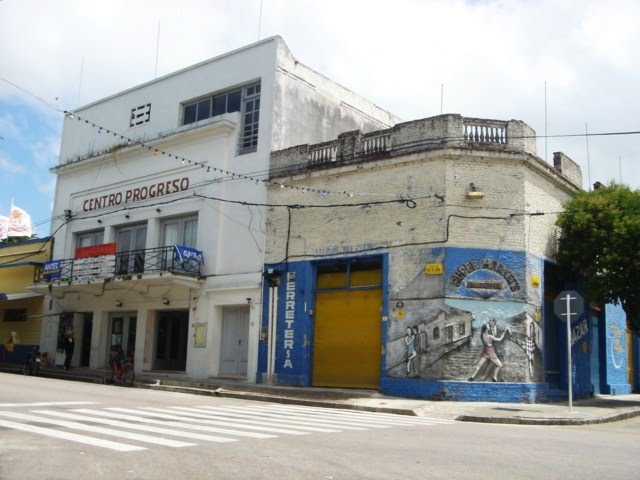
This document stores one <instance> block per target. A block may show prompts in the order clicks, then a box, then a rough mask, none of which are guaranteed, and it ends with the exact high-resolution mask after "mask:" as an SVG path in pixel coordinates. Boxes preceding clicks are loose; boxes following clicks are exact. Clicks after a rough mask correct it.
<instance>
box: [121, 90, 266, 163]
mask: <svg viewBox="0 0 640 480" xmlns="http://www.w3.org/2000/svg"><path fill="white" fill-rule="evenodd" d="M260 91H261V87H260V83H256V84H253V85H249V86H247V87H243V88H240V89H235V90H230V91H227V92H222V93H217V94H215V95H210V96H207V97H205V98H201V99H199V100H195V101H192V102H188V103H186V104H184V110H183V116H182V124H183V125H188V124H190V123H195V122H198V121H200V120H205V119H207V118H210V117H216V116H218V115H223V114H225V113H231V112H241V113H242V127H241V130H240V139H239V147H240V153H249V152H253V151H255V150H256V148H257V146H258V125H259V123H260ZM132 115H133V114H132Z"/></svg>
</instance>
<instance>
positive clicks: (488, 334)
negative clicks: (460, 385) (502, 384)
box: [469, 318, 511, 382]
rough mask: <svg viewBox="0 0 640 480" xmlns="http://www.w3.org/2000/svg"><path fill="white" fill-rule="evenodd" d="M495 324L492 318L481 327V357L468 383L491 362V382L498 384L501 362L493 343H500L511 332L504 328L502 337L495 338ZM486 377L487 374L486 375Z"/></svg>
mask: <svg viewBox="0 0 640 480" xmlns="http://www.w3.org/2000/svg"><path fill="white" fill-rule="evenodd" d="M497 330H498V329H497V324H496V320H495V319H494V318H492V319H491V320H490V321H489V323H485V324H484V325H482V330H481V333H480V338H481V340H482V346H483V350H482V357H480V360H479V361H478V365H476V369H475V371H474V372H473V374H472V375H471V376H470V377H469V381H470V382H473V381H474V380H475V379H476V376H477V375H478V373H480V370H481V369H482V367H484V365H485V364H486V363H487V361H488V362H491V364H492V365H490V366H489V368H490V369H491V368H492V369H493V373H492V375H491V381H493V382H498V381H499V380H498V372H499V371H500V369H501V368H502V362H501V361H500V359H499V358H498V354H497V353H496V347H495V344H494V342H501V341H502V340H503V339H504V336H505V334H507V333H509V332H511V330H510V329H509V327H506V328H505V329H504V331H503V332H502V335H500V336H499V337H498V336H497ZM487 376H488V373H487Z"/></svg>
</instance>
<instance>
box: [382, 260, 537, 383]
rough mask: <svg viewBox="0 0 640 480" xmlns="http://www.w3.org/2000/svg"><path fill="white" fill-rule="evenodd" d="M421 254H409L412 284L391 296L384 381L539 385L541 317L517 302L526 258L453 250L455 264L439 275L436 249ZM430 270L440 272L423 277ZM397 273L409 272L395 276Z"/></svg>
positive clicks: (520, 299)
mask: <svg viewBox="0 0 640 480" xmlns="http://www.w3.org/2000/svg"><path fill="white" fill-rule="evenodd" d="M453 250H461V249H453ZM422 253H423V255H422V256H420V255H416V254H415V253H414V254H413V257H414V258H415V259H416V260H418V261H417V262H416V263H417V265H418V268H420V271H419V272H416V270H417V268H416V267H415V266H414V268H416V269H414V270H413V271H412V272H411V278H410V279H408V280H406V281H405V283H404V284H403V285H402V284H401V285H402V286H401V288H399V289H398V290H397V291H394V292H392V295H393V297H394V298H393V300H392V301H391V302H390V305H391V308H390V322H389V326H388V331H387V349H386V358H387V375H389V376H391V377H397V378H413V379H425V380H457V381H474V382H478V381H488V382H492V381H493V382H499V381H504V382H539V381H542V378H543V372H542V368H543V367H542V345H543V341H542V328H541V325H540V320H541V310H540V307H539V306H537V305H535V304H533V305H532V304H531V303H527V302H525V301H523V300H524V299H525V297H524V295H525V292H524V290H525V288H524V285H525V279H524V272H525V271H526V268H525V265H524V263H525V256H524V255H520V256H519V255H517V254H514V255H511V254H508V253H504V252H487V251H481V252H479V251H477V250H466V251H456V252H455V254H454V255H452V256H453V257H455V258H457V259H458V260H459V261H460V263H457V264H455V265H453V266H452V267H451V268H448V269H439V268H438V267H437V265H441V264H442V263H440V264H439V263H437V262H442V260H443V259H444V252H443V251H442V250H441V249H438V250H437V251H435V252H428V251H422ZM434 253H435V254H434ZM491 254H493V255H497V257H498V258H495V257H492V256H491ZM449 256H450V254H449V252H448V251H447V257H449ZM469 256H474V258H469ZM465 257H466V258H465ZM519 261H522V262H521V263H518V262H519ZM449 264H450V262H449V260H448V258H447V265H449ZM404 265H407V263H406V260H405V263H404ZM414 265H415V264H414ZM425 266H426V267H425ZM434 271H435V272H438V271H440V272H442V273H440V275H437V276H436V275H430V272H434ZM445 272H450V273H449V274H446V273H445ZM402 273H404V274H405V275H406V274H407V273H409V272H407V271H404V272H395V274H396V275H398V276H400V275H401V274H402ZM434 277H437V278H434ZM445 292H446V295H445ZM447 297H449V298H447ZM451 297H453V298H451ZM516 300H517V301H516Z"/></svg>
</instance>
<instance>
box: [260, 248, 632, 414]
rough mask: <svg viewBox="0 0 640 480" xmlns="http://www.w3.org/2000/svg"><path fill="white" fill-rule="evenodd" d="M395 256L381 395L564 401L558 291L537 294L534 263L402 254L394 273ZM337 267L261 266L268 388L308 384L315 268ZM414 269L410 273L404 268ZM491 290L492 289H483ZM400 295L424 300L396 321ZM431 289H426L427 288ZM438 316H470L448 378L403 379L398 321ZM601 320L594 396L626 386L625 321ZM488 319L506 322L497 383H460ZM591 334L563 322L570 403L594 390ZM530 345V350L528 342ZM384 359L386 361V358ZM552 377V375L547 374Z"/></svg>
mask: <svg viewBox="0 0 640 480" xmlns="http://www.w3.org/2000/svg"><path fill="white" fill-rule="evenodd" d="M426 250H429V249H426ZM426 250H425V252H426ZM420 252H422V250H421V251H420ZM403 254H404V253H403V252H402V251H393V252H390V253H389V254H387V255H388V257H387V256H386V255H385V256H383V257H384V258H385V261H384V268H383V279H384V280H383V283H384V285H385V288H384V291H383V301H384V308H383V311H382V312H381V313H382V315H381V316H382V319H383V321H382V325H381V328H382V333H383V337H382V338H383V345H381V347H382V351H383V352H384V353H383V356H382V366H381V373H380V382H379V388H380V390H381V391H382V392H384V393H386V394H389V395H397V396H403V397H410V398H434V399H450V400H465V401H475V400H477V401H503V402H540V401H545V400H548V399H549V398H553V397H558V398H561V397H563V396H564V397H565V398H566V394H567V385H568V383H567V380H568V378H567V366H566V358H567V356H566V345H567V343H566V339H567V337H566V324H564V323H562V322H560V321H558V319H557V318H556V317H555V314H554V312H553V299H554V298H555V295H557V293H555V291H553V288H555V289H558V288H562V289H564V288H563V286H560V285H554V286H553V288H551V290H552V294H551V293H549V294H548V295H545V286H546V285H547V280H548V279H545V276H547V275H548V271H547V270H548V269H547V268H546V267H545V262H544V261H543V260H542V259H540V258H537V257H535V256H533V255H530V254H525V253H524V252H505V251H492V250H480V249H463V248H438V249H432V251H429V252H426V253H425V254H424V255H423V253H419V254H416V252H415V251H414V252H411V253H410V255H411V257H410V258H411V261H407V258H409V257H404V261H398V264H399V265H402V268H403V269H404V270H406V272H405V271H404V270H396V271H393V267H394V265H393V262H394V258H396V259H398V258H401V257H400V256H401V255H403ZM421 255H423V256H424V257H425V258H426V259H427V260H426V262H427V263H429V262H431V261H433V260H432V259H434V258H439V259H442V260H440V261H442V264H443V266H444V274H443V275H442V277H441V278H440V281H439V282H434V281H433V280H434V279H433V278H426V277H425V272H424V268H425V264H424V263H421V261H422V256H421ZM343 260H344V258H339V259H322V260H321V261H320V260H318V261H301V262H289V263H287V264H278V265H265V271H267V269H270V268H271V269H275V270H279V271H280V274H281V283H280V285H279V286H278V296H279V300H278V306H277V317H278V328H277V332H276V362H275V374H276V379H275V381H276V383H278V384H281V385H290V386H301V387H308V386H310V385H311V379H312V373H313V372H312V367H313V331H314V318H313V309H314V289H315V272H316V267H317V265H319V264H326V263H331V262H336V261H343ZM436 261H437V260H436ZM414 265H415V270H411V268H412V266H414ZM402 275H406V277H407V278H406V281H405V283H404V284H403V285H404V286H403V287H397V285H394V284H391V280H390V278H393V279H394V283H396V282H397V283H401V282H402V281H403V279H402ZM534 276H535V277H536V278H537V279H538V280H539V281H540V284H539V285H538V286H535V285H533V282H532V277H534ZM552 280H553V276H552ZM427 281H428V282H427ZM425 282H426V283H425ZM498 283H499V284H500V285H502V287H501V288H499V289H497V288H496V287H495V285H497V284H498ZM438 285H440V286H438ZM483 285H484V286H487V285H489V286H490V288H484V287H483ZM491 285H494V286H493V287H491ZM425 286H426V290H425ZM396 287H397V288H396ZM402 288H404V289H405V290H406V291H410V292H411V293H412V294H414V295H415V293H416V292H418V295H417V296H418V297H419V295H420V294H422V295H423V298H422V299H421V298H415V297H414V298H412V299H411V300H410V301H407V302H405V306H404V308H407V304H411V305H412V306H416V308H418V306H420V308H422V310H416V311H415V312H413V313H412V312H411V311H407V313H406V314H405V313H402V316H400V315H397V314H398V313H400V312H397V311H395V308H396V306H395V305H396V303H397V302H396V300H397V299H396V297H398V298H402V292H403V290H402ZM430 288H431V289H434V290H433V291H427V290H429V289H430ZM443 290H444V292H445V296H444V297H443V296H442V292H443ZM558 293H559V292H558ZM263 298H264V308H263V318H262V329H263V331H264V332H266V331H268V318H269V309H270V303H269V301H270V289H269V286H268V284H267V282H265V287H264V292H263ZM412 302H413V303H412ZM416 302H418V303H416ZM420 302H422V303H420ZM425 305H426V306H425ZM434 305H435V306H434ZM438 309H440V310H441V311H443V312H445V313H444V314H445V318H448V317H447V316H448V315H452V316H453V318H458V317H456V315H457V316H459V315H460V314H463V315H469V316H470V318H471V319H472V320H471V322H470V324H471V325H472V330H471V332H470V335H468V337H469V339H468V340H467V341H466V343H464V344H463V343H461V344H460V345H459V346H457V347H456V349H455V350H456V351H452V352H450V351H446V352H445V355H450V357H448V358H449V360H450V365H449V367H447V368H445V369H444V371H445V374H446V373H447V372H448V374H449V375H450V376H451V375H454V377H453V378H445V377H444V376H443V377H434V376H433V375H434V373H433V371H430V372H431V373H429V372H427V373H424V374H422V378H409V377H408V376H407V373H406V371H407V368H406V363H407V360H406V355H407V354H406V353H403V352H406V348H405V347H398V348H395V347H396V343H397V342H400V340H398V339H397V338H395V337H397V336H398V335H399V334H398V332H403V331H404V330H406V326H405V323H407V322H411V323H412V324H413V325H416V324H417V322H418V320H416V319H418V318H421V319H422V320H420V321H425V322H427V323H425V324H424V325H425V326H429V325H431V326H432V328H433V325H436V323H432V324H430V323H428V322H431V321H432V320H424V318H426V317H424V315H423V313H424V312H432V311H438ZM447 309H453V310H451V311H449V310H447ZM588 311H589V310H588V305H585V312H588ZM421 312H422V313H421ZM447 312H448V313H447ZM461 312H462V313H461ZM465 312H467V313H465ZM412 315H413V316H412ZM416 315H418V316H416ZM602 316H603V317H605V318H604V319H603V323H605V326H604V327H603V328H602V331H601V332H600V333H601V335H599V336H598V337H599V339H598V341H599V345H600V346H601V348H600V357H601V362H600V363H601V364H600V365H599V366H596V367H595V368H599V371H600V377H601V378H600V379H599V380H598V379H595V381H596V382H599V385H601V386H602V390H603V393H618V394H619V393H628V392H629V391H630V386H629V385H628V384H627V382H626V344H625V337H624V336H620V335H619V333H620V332H622V333H624V332H625V324H624V314H623V313H622V312H621V310H620V309H616V308H614V307H612V306H607V310H606V312H605V314H603V315H602ZM490 317H492V318H494V317H495V318H497V319H498V322H499V325H500V327H501V330H502V329H504V326H505V325H507V324H509V325H511V327H512V329H513V331H514V332H515V335H513V338H512V340H511V341H510V342H509V343H508V344H507V342H505V345H508V348H507V351H506V352H504V351H503V352H502V355H504V357H503V358H504V367H503V369H502V371H501V375H502V376H503V383H491V382H489V381H474V382H468V381H466V379H467V376H468V375H469V371H471V370H473V367H474V364H475V363H477V362H478V358H480V356H481V353H482V346H481V344H480V343H479V340H478V339H479V338H480V337H479V331H480V327H481V325H482V324H483V323H486V322H487V321H488V319H489V318H490ZM403 322H404V323H403ZM433 322H435V320H433ZM500 322H502V324H500ZM421 325H423V324H421ZM526 326H528V327H526ZM525 327H526V328H525ZM529 327H530V328H529ZM425 328H426V327H425ZM424 331H425V332H426V331H427V330H424ZM591 332H592V328H591V325H590V322H589V319H588V316H585V317H584V319H580V320H578V321H575V322H573V323H572V325H571V339H572V347H571V348H572V369H573V375H572V377H573V392H574V397H575V398H580V397H586V396H588V395H589V394H590V393H592V391H593V387H592V380H594V379H592V368H593V367H594V366H593V365H592V359H591V355H592V348H590V345H591V342H592V339H591V334H592V333H591ZM525 333H526V334H527V335H528V337H527V336H526V335H525ZM392 337H393V338H392ZM543 337H544V343H543ZM547 337H548V338H547ZM527 338H528V339H531V340H534V341H535V345H534V348H533V354H531V355H529V356H527V353H526V348H523V345H525V341H526V340H527ZM523 339H524V340H525V341H523ZM267 342H268V339H266V338H265V339H263V340H261V341H260V346H259V365H258V382H261V381H265V380H266V379H265V378H264V374H265V372H266V370H267V353H268V348H267V345H268V343H267ZM390 342H393V343H394V344H393V345H392V344H391V343H390ZM402 343H403V342H402ZM392 347H393V348H392ZM529 347H531V345H530V344H529ZM464 348H466V349H467V351H468V353H466V354H465V355H466V356H465V355H462V354H464V352H462V351H461V349H464ZM620 348H622V351H620ZM523 352H524V353H523ZM392 353H393V355H394V356H393V361H390V358H391V357H390V355H391V354H392ZM614 354H615V355H614ZM403 355H404V356H403ZM425 355H426V354H425ZM456 355H457V356H456ZM454 356H455V358H456V359H457V360H455V361H457V362H458V363H459V365H458V366H456V365H455V361H454ZM605 356H606V359H605ZM443 358H444V360H443V361H447V358H445V357H443ZM549 359H551V360H550V361H549ZM398 362H400V364H398ZM402 362H404V367H403V363H402ZM464 362H466V363H464ZM532 362H533V363H532ZM620 362H622V363H620ZM451 365H453V367H451ZM460 365H461V366H460ZM456 368H457V369H456ZM554 370H555V371H556V373H553V371H554ZM436 372H437V370H436ZM451 372H453V373H451ZM523 372H524V373H523ZM429 375H430V376H429ZM485 380H486V379H485Z"/></svg>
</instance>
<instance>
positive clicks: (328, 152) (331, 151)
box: [309, 145, 338, 165]
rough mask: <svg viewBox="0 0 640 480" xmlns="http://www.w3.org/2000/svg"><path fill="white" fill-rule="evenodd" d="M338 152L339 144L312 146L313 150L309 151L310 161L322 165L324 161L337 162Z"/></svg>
mask: <svg viewBox="0 0 640 480" xmlns="http://www.w3.org/2000/svg"><path fill="white" fill-rule="evenodd" d="M337 152H338V146H337V145H329V146H324V147H316V148H312V150H311V152H309V163H310V164H311V165H321V164H323V163H329V162H335V161H336V154H337Z"/></svg>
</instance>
